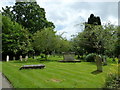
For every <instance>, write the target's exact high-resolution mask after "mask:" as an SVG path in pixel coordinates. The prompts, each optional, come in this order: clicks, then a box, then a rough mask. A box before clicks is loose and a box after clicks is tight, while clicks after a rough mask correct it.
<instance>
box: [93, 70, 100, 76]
mask: <svg viewBox="0 0 120 90" xmlns="http://www.w3.org/2000/svg"><path fill="white" fill-rule="evenodd" d="M100 73H102V71H98V70H95V71H92V72H91V74H94V75H97V74H100Z"/></svg>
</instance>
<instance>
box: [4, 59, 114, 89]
mask: <svg viewBox="0 0 120 90" xmlns="http://www.w3.org/2000/svg"><path fill="white" fill-rule="evenodd" d="M61 59H62V57H49V58H48V61H44V60H43V59H42V60H41V59H37V60H33V59H29V60H28V61H27V62H25V61H23V62H20V61H10V62H3V63H2V64H3V65H2V66H3V73H4V74H5V75H6V76H7V78H8V79H9V80H10V81H11V83H12V85H13V86H14V87H15V88H102V87H103V86H104V83H105V79H106V76H107V74H108V73H109V72H110V70H111V69H116V68H115V67H114V65H115V64H116V63H115V62H114V63H111V62H110V63H108V65H107V66H103V72H102V73H94V74H93V73H92V72H93V71H95V70H96V65H95V63H89V62H80V63H61V62H57V60H61ZM31 64H45V66H46V68H45V69H26V70H25V69H24V70H19V68H20V67H21V66H22V65H31Z"/></svg>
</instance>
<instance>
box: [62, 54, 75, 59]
mask: <svg viewBox="0 0 120 90" xmlns="http://www.w3.org/2000/svg"><path fill="white" fill-rule="evenodd" d="M74 56H75V53H74V52H63V58H64V60H65V61H74V60H75V59H74Z"/></svg>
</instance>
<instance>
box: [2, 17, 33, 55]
mask: <svg viewBox="0 0 120 90" xmlns="http://www.w3.org/2000/svg"><path fill="white" fill-rule="evenodd" d="M2 44H3V46H2V53H3V55H16V54H18V53H19V54H26V53H27V52H28V51H30V50H32V47H31V43H30V39H29V32H28V31H27V30H26V29H24V28H23V27H22V26H21V25H19V24H18V23H16V22H13V21H11V19H10V18H9V17H6V16H3V17H2Z"/></svg>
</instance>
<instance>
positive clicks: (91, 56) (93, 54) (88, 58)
mask: <svg viewBox="0 0 120 90" xmlns="http://www.w3.org/2000/svg"><path fill="white" fill-rule="evenodd" d="M95 56H96V54H95V53H90V54H88V55H87V56H86V58H85V60H86V61H87V62H95V59H94V58H95Z"/></svg>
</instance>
